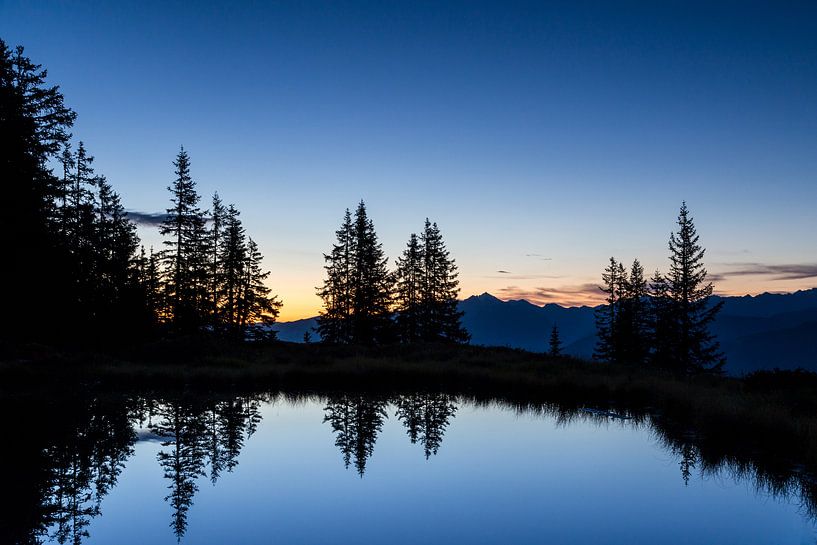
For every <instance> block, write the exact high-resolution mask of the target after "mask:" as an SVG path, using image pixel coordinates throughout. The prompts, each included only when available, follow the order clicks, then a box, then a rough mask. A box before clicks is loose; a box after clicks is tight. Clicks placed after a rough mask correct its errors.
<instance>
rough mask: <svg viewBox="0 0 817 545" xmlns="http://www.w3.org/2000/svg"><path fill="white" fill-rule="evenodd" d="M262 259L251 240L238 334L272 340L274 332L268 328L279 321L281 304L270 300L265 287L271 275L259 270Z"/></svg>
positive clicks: (245, 267)
mask: <svg viewBox="0 0 817 545" xmlns="http://www.w3.org/2000/svg"><path fill="white" fill-rule="evenodd" d="M262 259H263V256H262V255H261V252H260V251H259V250H258V245H257V244H256V243H255V241H254V240H253V239H252V238H250V239H249V242H248V243H247V253H246V257H245V263H244V277H243V283H242V287H241V296H240V302H239V308H240V315H241V317H240V322H241V330H242V335H245V334H246V333H249V334H250V335H251V337H252V338H253V339H255V340H273V339H275V331H273V330H272V328H271V326H272V324H274V323H275V320H276V319H277V318H278V312H279V309H280V308H281V302H280V301H279V300H278V298H277V297H275V296H274V295H273V296H270V294H271V293H272V290H271V289H270V288H268V287H267V286H266V284H265V283H264V281H265V280H266V279H267V278H268V277H269V275H270V273H269V271H264V270H263V269H262V268H261V261H262Z"/></svg>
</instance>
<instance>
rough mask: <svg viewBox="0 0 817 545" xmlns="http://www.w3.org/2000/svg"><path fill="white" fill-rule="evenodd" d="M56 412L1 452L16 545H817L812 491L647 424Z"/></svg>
mask: <svg viewBox="0 0 817 545" xmlns="http://www.w3.org/2000/svg"><path fill="white" fill-rule="evenodd" d="M50 409H55V410H56V411H55V412H51V413H50V415H49V416H48V418H47V421H48V422H49V424H48V429H46V430H40V433H36V434H32V435H31V436H26V435H25V434H23V437H18V438H17V439H16V441H17V443H18V446H19V447H20V448H19V449H16V450H15V449H6V452H5V454H4V457H3V461H4V463H5V464H6V465H7V466H9V465H15V466H17V467H16V469H15V467H6V468H5V469H6V471H8V472H10V473H11V472H13V473H14V475H13V476H12V477H11V479H10V481H9V482H10V484H9V485H8V487H7V492H8V491H9V490H10V491H11V492H12V494H16V496H17V497H19V498H20V501H19V502H18V503H17V505H15V506H14V507H13V508H11V509H5V510H4V513H3V514H0V517H7V519H6V520H5V521H4V522H3V528H4V533H5V535H7V536H9V537H8V539H7V540H6V541H3V542H4V543H6V542H10V543H15V542H17V543H30V542H35V543H36V542H41V543H75V544H79V543H85V544H88V545H95V544H120V545H127V544H133V545H146V544H173V543H177V541H180V542H181V543H185V544H190V545H193V544H261V543H264V544H267V543H287V544H299V543H303V544H332V543H338V544H346V543H389V544H400V543H407V544H408V543H412V544H413V543H440V544H442V543H446V544H448V543H476V544H481V543H485V544H488V543H492V544H494V543H496V544H500V543H502V544H506V543H576V544H587V543H609V544H638V543H645V544H646V543H650V544H652V543H666V544H672V543H677V544H690V543H712V544H715V543H717V544H732V543H734V544H741V545H746V544H753V543H757V544H773V543H775V544H788V543H795V544H796V543H811V544H813V543H815V542H816V541H817V525H815V521H814V519H813V517H812V516H811V515H810V510H809V508H808V505H807V503H806V502H804V500H803V499H802V497H803V495H802V493H801V492H802V491H800V490H798V489H797V487H796V486H793V485H791V484H789V485H785V483H783V484H782V485H781V484H780V483H777V484H775V483H769V482H766V481H764V480H763V479H761V480H759V479H758V478H757V474H756V473H753V472H752V471H747V470H746V468H743V470H741V469H740V468H736V467H734V465H730V464H729V463H722V464H720V465H716V466H713V465H712V464H707V463H704V461H703V460H701V459H700V456H699V455H698V453H697V451H696V447H695V445H694V444H692V443H689V444H686V443H684V442H683V440H681V441H679V440H675V439H669V438H668V437H667V436H666V434H665V433H662V432H661V431H660V429H658V427H657V426H655V425H654V424H653V423H652V422H651V420H650V418H633V419H622V418H620V416H622V415H615V414H599V413H595V414H594V413H592V412H587V411H583V410H579V411H576V410H573V411H564V410H559V409H558V408H555V407H548V406H530V407H523V408H520V407H518V406H508V405H504V404H502V403H499V402H476V401H473V400H467V399H463V398H458V397H453V396H448V395H445V394H416V395H403V396H391V397H388V398H386V397H369V396H363V395H353V394H348V395H336V396H332V397H324V396H297V397H296V396H285V395H281V394H269V395H267V394H265V395H260V396H255V395H253V396H222V397H212V398H201V397H195V398H193V397H186V396H181V397H174V398H164V399H161V398H142V397H123V398H121V399H119V398H117V399H113V400H92V401H88V400H81V401H77V402H76V403H74V404H67V405H60V406H59V407H51V408H50ZM50 409H49V406H48V404H45V405H44V406H43V409H42V410H43V414H48V413H49V410H50ZM624 416H626V415H624ZM43 421H45V420H43ZM22 443H24V444H22ZM11 451H14V452H15V453H14V454H9V452H11ZM7 498H8V496H7Z"/></svg>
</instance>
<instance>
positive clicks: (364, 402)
mask: <svg viewBox="0 0 817 545" xmlns="http://www.w3.org/2000/svg"><path fill="white" fill-rule="evenodd" d="M387 403H388V402H387V400H385V399H382V398H377V397H369V396H365V395H348V394H341V395H337V396H332V397H329V399H328V400H327V403H326V407H325V408H324V412H325V415H324V418H323V421H324V422H328V423H329V425H330V426H332V431H333V432H334V433H335V446H337V447H338V448H339V449H340V451H341V454H342V455H343V464H344V465H345V466H346V467H347V468H348V467H349V464H350V463H354V466H355V469H357V472H358V474H359V475H360V476H361V477H362V476H363V474H364V473H365V472H366V462H367V461H368V459H369V457H370V456H371V455H372V453H373V452H374V444H375V442H377V435H378V434H379V433H380V430H381V429H382V428H383V422H384V421H385V419H386V418H387V413H386V405H387Z"/></svg>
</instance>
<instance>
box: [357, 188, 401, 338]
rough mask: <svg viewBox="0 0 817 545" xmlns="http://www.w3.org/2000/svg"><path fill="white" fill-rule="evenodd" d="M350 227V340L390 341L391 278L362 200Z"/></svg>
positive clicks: (391, 329)
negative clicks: (351, 266) (352, 249)
mask: <svg viewBox="0 0 817 545" xmlns="http://www.w3.org/2000/svg"><path fill="white" fill-rule="evenodd" d="M353 230H354V237H355V252H354V270H353V275H352V281H353V285H352V340H353V342H355V343H356V344H364V345H366V344H379V343H384V342H390V341H392V340H393V323H392V308H391V307H392V282H393V278H392V275H391V274H390V273H389V270H388V259H387V258H386V256H385V254H384V253H383V246H382V245H381V244H380V241H379V240H378V238H377V233H376V232H375V229H374V223H372V220H371V219H370V218H369V216H368V213H367V211H366V205H365V204H364V202H363V201H360V204H358V207H357V210H356V211H355V218H354V224H353Z"/></svg>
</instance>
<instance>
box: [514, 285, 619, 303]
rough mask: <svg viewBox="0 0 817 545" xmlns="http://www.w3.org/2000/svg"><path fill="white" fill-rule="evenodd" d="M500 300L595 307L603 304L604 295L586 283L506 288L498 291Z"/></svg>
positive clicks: (596, 286)
mask: <svg viewBox="0 0 817 545" xmlns="http://www.w3.org/2000/svg"><path fill="white" fill-rule="evenodd" d="M498 295H499V297H500V298H501V299H505V300H509V299H524V300H526V301H528V302H531V303H534V304H537V305H544V304H547V303H558V304H560V305H563V306H568V307H573V306H596V305H600V304H602V303H604V294H603V293H602V292H601V290H600V289H599V286H598V284H593V283H586V284H576V285H572V286H561V287H558V288H545V287H537V288H520V287H518V286H508V287H506V288H501V289H499V290H498Z"/></svg>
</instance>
